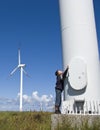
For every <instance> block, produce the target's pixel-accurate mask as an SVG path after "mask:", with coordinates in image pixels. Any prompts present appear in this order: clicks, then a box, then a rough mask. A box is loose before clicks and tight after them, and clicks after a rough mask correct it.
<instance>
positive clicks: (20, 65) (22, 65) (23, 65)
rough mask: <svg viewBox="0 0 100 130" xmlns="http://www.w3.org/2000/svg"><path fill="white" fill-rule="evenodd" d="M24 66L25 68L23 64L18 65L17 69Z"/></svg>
mask: <svg viewBox="0 0 100 130" xmlns="http://www.w3.org/2000/svg"><path fill="white" fill-rule="evenodd" d="M25 66H26V65H25V64H19V65H18V68H19V67H25Z"/></svg>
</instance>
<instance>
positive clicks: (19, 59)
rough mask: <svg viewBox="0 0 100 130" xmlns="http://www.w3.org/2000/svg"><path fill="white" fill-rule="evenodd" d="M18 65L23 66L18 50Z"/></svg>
mask: <svg viewBox="0 0 100 130" xmlns="http://www.w3.org/2000/svg"><path fill="white" fill-rule="evenodd" d="M18 64H19V65H20V64H21V58H20V49H19V50H18Z"/></svg>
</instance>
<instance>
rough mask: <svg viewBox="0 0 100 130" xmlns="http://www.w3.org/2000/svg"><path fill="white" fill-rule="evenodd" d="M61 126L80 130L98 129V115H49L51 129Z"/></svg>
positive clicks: (99, 124)
mask: <svg viewBox="0 0 100 130" xmlns="http://www.w3.org/2000/svg"><path fill="white" fill-rule="evenodd" d="M61 126H65V128H67V129H68V128H70V130H71V128H74V129H75V130H76V129H77V130H82V129H83V128H86V129H87V128H93V129H95V127H96V130H100V115H65V114H52V115H51V130H58V129H59V130H61Z"/></svg>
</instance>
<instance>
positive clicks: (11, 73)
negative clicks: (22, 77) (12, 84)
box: [10, 66, 18, 76]
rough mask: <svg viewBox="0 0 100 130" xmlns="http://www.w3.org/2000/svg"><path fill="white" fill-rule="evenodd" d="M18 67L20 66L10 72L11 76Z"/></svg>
mask: <svg viewBox="0 0 100 130" xmlns="http://www.w3.org/2000/svg"><path fill="white" fill-rule="evenodd" d="M17 69H18V66H17V67H16V68H15V69H14V70H13V71H12V72H11V73H10V76H11V75H13V73H14V72H15V71H16V70H17Z"/></svg>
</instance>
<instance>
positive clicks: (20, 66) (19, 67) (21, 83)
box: [10, 49, 28, 111]
mask: <svg viewBox="0 0 100 130" xmlns="http://www.w3.org/2000/svg"><path fill="white" fill-rule="evenodd" d="M25 66H26V65H25V64H21V57H20V49H19V50H18V66H17V67H16V68H15V69H14V70H13V71H12V72H11V73H10V75H11V76H12V75H13V74H14V72H15V71H16V70H17V69H20V106H19V110H20V111H22V110H23V109H22V98H23V72H24V73H25V74H26V75H27V76H28V74H27V73H26V71H25V70H24V69H23V68H24V67H25Z"/></svg>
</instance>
